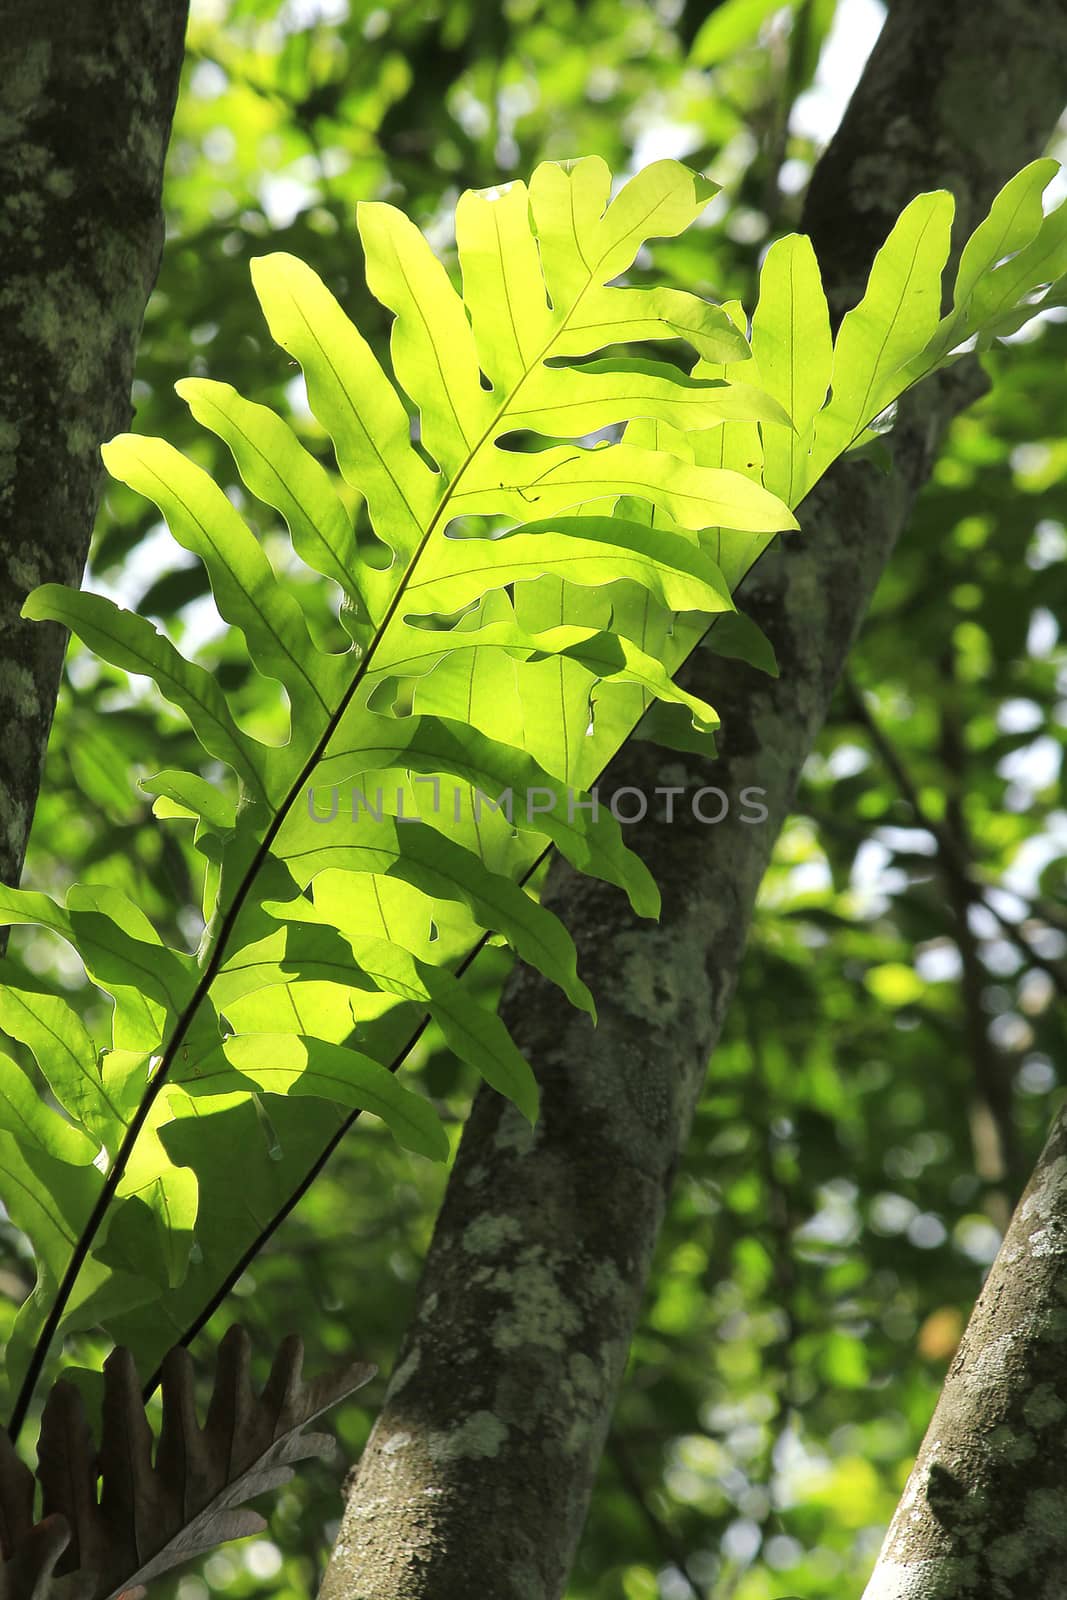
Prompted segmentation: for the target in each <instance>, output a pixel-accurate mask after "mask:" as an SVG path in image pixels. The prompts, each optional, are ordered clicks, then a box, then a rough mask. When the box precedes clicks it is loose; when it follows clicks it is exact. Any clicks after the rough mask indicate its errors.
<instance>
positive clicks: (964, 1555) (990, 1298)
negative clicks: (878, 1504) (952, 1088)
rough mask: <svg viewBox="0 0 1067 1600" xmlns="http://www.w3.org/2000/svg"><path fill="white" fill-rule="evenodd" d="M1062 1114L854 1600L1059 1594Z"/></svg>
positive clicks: (1006, 1599) (1011, 1598)
mask: <svg viewBox="0 0 1067 1600" xmlns="http://www.w3.org/2000/svg"><path fill="white" fill-rule="evenodd" d="M1065 1258H1067V1118H1065V1117H1064V1116H1062V1115H1061V1116H1059V1117H1057V1119H1056V1122H1055V1123H1054V1125H1053V1128H1052V1132H1051V1134H1050V1135H1049V1138H1048V1141H1047V1143H1046V1145H1045V1148H1044V1150H1043V1151H1042V1152H1041V1156H1040V1158H1039V1160H1038V1163H1037V1166H1036V1167H1035V1168H1034V1173H1033V1176H1032V1177H1031V1179H1030V1182H1029V1184H1028V1185H1027V1188H1026V1191H1025V1193H1024V1195H1023V1197H1022V1200H1021V1201H1020V1202H1019V1205H1018V1207H1017V1208H1016V1211H1015V1215H1014V1217H1013V1218H1012V1221H1011V1225H1010V1227H1009V1229H1008V1232H1007V1234H1006V1235H1005V1238H1004V1243H1003V1244H1002V1245H1001V1247H1000V1251H999V1253H998V1255H997V1258H996V1260H995V1261H994V1263H993V1266H992V1269H991V1271H990V1273H989V1277H988V1278H987V1279H986V1282H985V1287H984V1288H983V1290H982V1293H981V1295H980V1297H979V1299H978V1303H977V1305H976V1306H975V1308H974V1311H973V1313H972V1315H971V1320H970V1323H969V1324H968V1327H967V1332H966V1333H965V1335H964V1338H963V1342H962V1344H961V1345H960V1348H959V1350H958V1351H957V1352H956V1357H955V1360H954V1361H953V1363H952V1366H951V1368H950V1370H949V1374H948V1377H947V1379H946V1380H945V1387H944V1389H943V1390H942V1392H941V1398H940V1400H939V1401H938V1404H937V1410H936V1411H935V1412H934V1416H933V1420H932V1421H931V1423H930V1427H929V1430H928V1431H927V1435H926V1438H925V1440H924V1441H923V1446H922V1449H921V1451H920V1452H919V1458H918V1460H917V1461H916V1463H915V1467H914V1470H913V1471H912V1474H911V1477H910V1478H909V1479H908V1483H907V1486H906V1488H905V1490H904V1494H903V1496H902V1498H901V1501H900V1505H899V1506H898V1508H897V1513H896V1516H895V1517H894V1518H893V1522H892V1524H891V1525H890V1529H889V1533H888V1534H887V1536H886V1541H885V1544H884V1545H883V1547H882V1553H881V1555H880V1556H879V1558H878V1563H877V1565H876V1567H875V1570H874V1574H873V1576H872V1578H871V1581H870V1583H869V1584H868V1586H867V1589H866V1591H865V1595H864V1600H979V1597H980V1600H1019V1597H1021V1596H1026V1597H1027V1600H1061V1597H1062V1595H1063V1592H1064V1562H1065V1560H1067V1469H1065V1463H1067V1271H1065V1270H1064V1268H1065Z"/></svg>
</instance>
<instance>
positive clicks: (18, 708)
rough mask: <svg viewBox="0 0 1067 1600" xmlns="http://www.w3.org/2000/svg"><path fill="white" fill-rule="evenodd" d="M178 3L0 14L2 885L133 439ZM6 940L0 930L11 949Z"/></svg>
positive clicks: (24, 828) (23, 832)
mask: <svg viewBox="0 0 1067 1600" xmlns="http://www.w3.org/2000/svg"><path fill="white" fill-rule="evenodd" d="M187 9H188V0H76V3H75V4H70V3H69V0H0V307H2V315H3V328H4V359H3V365H2V366H0V720H2V725H3V739H2V740H0V883H6V884H11V885H14V884H17V883H18V881H19V876H20V874H21V871H22V862H23V858H24V856H25V852H26V840H27V837H28V835H29V831H30V822H31V820H32V818H33V811H34V806H35V804H36V801H37V790H38V786H39V783H40V777H41V768H42V765H43V761H44V752H45V747H46V745H47V742H48V732H49V729H50V727H51V724H52V714H53V711H54V708H55V702H56V694H57V692H58V688H59V677H60V671H61V668H62V665H63V654H64V651H65V650H66V645H67V632H66V629H64V628H61V627H59V625H58V624H57V623H54V622H47V623H40V622H23V621H22V620H21V619H20V616H19V612H20V610H21V608H22V602H23V600H24V599H25V597H26V595H27V594H28V593H29V591H30V590H31V589H32V588H34V587H35V586H36V585H37V584H39V583H50V582H52V583H65V584H74V585H77V584H79V583H80V582H81V577H82V571H83V569H84V566H85V558H86V555H87V553H88V549H89V538H90V535H91V534H92V530H93V522H94V519H95V517H96V509H97V504H98V502H99V497H100V484H101V477H102V468H101V462H100V445H101V443H102V442H103V441H104V440H105V439H108V438H110V437H111V435H112V434H114V433H118V432H119V431H121V430H122V429H123V428H125V427H127V426H128V425H129V422H130V418H131V416H132V409H131V406H130V382H131V379H132V376H133V360H134V352H135V350H136V348H137V340H138V336H139V334H140V331H141V322H142V319H143V316H144V308H145V304H146V302H147V300H148V296H149V293H150V292H151V289H152V285H153V284H154V283H155V280H156V273H157V271H158V269H159V258H160V251H161V249H162V245H163V214H162V210H161V205H160V196H161V190H162V184H163V162H164V157H165V155H166V150H167V142H168V139H169V137H170V126H171V119H172V116H173V114H174V102H175V99H176V97H177V92H178V78H179V74H180V71H181V63H182V46H183V40H184V37H185V22H186V15H187ZM6 933H7V930H6V929H5V930H4V937H5V939H6Z"/></svg>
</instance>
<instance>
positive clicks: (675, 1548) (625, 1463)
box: [607, 1431, 710, 1600]
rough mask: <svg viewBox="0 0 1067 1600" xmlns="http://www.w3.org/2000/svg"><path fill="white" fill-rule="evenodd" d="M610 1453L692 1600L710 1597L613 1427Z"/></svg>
mask: <svg viewBox="0 0 1067 1600" xmlns="http://www.w3.org/2000/svg"><path fill="white" fill-rule="evenodd" d="M607 1453H608V1455H609V1456H610V1457H611V1460H612V1461H613V1463H614V1465H615V1470H616V1472H617V1473H618V1474H619V1481H620V1482H621V1484H622V1486H623V1488H624V1489H625V1490H626V1493H627V1494H628V1495H629V1496H630V1499H631V1500H632V1501H633V1503H634V1505H635V1506H636V1507H637V1510H638V1511H639V1512H640V1513H641V1516H642V1518H643V1520H644V1522H645V1525H646V1527H647V1528H648V1531H649V1533H650V1534H651V1535H652V1538H653V1540H654V1541H655V1543H656V1545H657V1547H658V1549H659V1552H660V1555H661V1557H662V1558H663V1560H664V1561H668V1562H670V1564H671V1566H672V1567H674V1568H676V1570H677V1571H678V1572H680V1573H681V1574H682V1577H683V1578H684V1579H685V1581H686V1583H687V1584H688V1585H689V1588H690V1591H691V1592H692V1594H693V1600H710V1595H709V1591H708V1590H707V1589H706V1588H705V1586H704V1585H703V1584H702V1583H701V1582H700V1581H699V1580H698V1579H697V1578H695V1577H694V1576H693V1573H692V1570H691V1568H690V1566H689V1558H688V1556H687V1555H686V1553H685V1550H684V1549H683V1548H682V1545H681V1544H680V1542H679V1540H678V1538H677V1535H676V1534H675V1533H674V1531H673V1529H671V1528H670V1527H668V1525H667V1524H666V1522H664V1520H663V1518H662V1517H660V1516H658V1515H657V1514H656V1512H655V1511H653V1509H652V1507H651V1506H650V1505H649V1503H648V1498H647V1496H646V1494H645V1488H644V1485H643V1484H642V1482H641V1475H640V1473H639V1472H638V1471H637V1468H636V1467H635V1466H634V1463H633V1461H632V1460H631V1459H630V1454H629V1451H628V1450H627V1448H626V1446H625V1445H624V1444H623V1442H622V1439H621V1438H620V1437H619V1435H618V1433H617V1432H614V1431H613V1432H612V1433H611V1435H610V1437H609V1439H608V1445H607Z"/></svg>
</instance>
